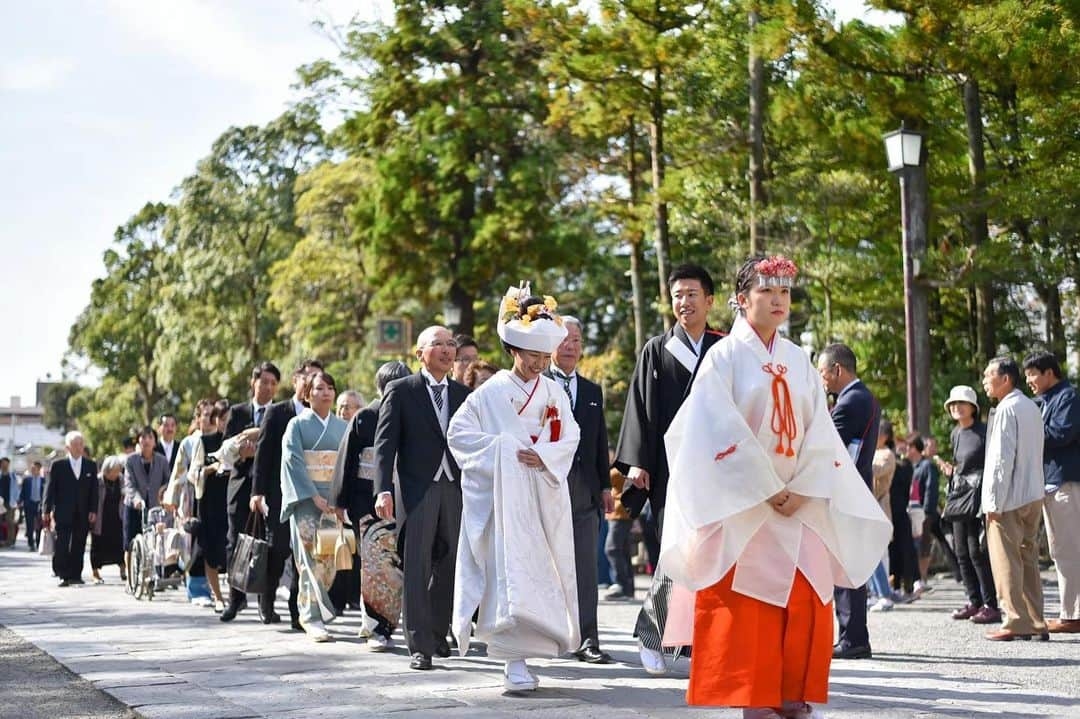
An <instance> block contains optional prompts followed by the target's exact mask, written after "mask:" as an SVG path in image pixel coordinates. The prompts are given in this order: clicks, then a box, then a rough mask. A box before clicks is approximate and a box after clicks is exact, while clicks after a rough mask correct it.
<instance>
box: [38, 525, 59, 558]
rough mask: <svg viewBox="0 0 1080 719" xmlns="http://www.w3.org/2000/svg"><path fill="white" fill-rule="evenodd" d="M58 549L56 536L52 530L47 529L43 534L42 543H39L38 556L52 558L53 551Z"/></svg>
mask: <svg viewBox="0 0 1080 719" xmlns="http://www.w3.org/2000/svg"><path fill="white" fill-rule="evenodd" d="M55 549H56V535H55V534H53V531H52V530H51V529H46V530H43V531H42V532H41V541H40V542H38V550H37V552H38V554H40V555H41V556H43V557H51V556H52V555H53V551H54V550H55Z"/></svg>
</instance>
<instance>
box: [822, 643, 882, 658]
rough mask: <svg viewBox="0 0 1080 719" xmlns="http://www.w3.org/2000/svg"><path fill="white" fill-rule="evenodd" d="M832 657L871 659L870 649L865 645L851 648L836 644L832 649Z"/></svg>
mask: <svg viewBox="0 0 1080 719" xmlns="http://www.w3.org/2000/svg"><path fill="white" fill-rule="evenodd" d="M832 656H833V659H872V658H873V653H872V652H871V651H870V647H868V646H866V645H863V646H861V647H852V646H844V645H842V644H838V645H836V646H835V647H833V650H832Z"/></svg>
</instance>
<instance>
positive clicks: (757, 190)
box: [749, 3, 766, 254]
mask: <svg viewBox="0 0 1080 719" xmlns="http://www.w3.org/2000/svg"><path fill="white" fill-rule="evenodd" d="M760 22H761V17H760V15H759V14H758V5H757V4H756V3H755V4H753V5H752V6H751V10H750V27H749V37H750V42H749V56H750V61H749V74H750V172H749V175H750V254H757V253H759V252H763V251H764V249H765V229H764V222H763V221H762V214H763V211H764V207H765V203H766V199H765V103H766V89H765V62H764V60H763V59H762V57H761V54H760V53H759V52H758V49H757V43H756V41H755V39H754V34H755V31H756V29H757V26H758V24H759V23H760Z"/></svg>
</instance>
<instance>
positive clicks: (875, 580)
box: [869, 562, 893, 598]
mask: <svg viewBox="0 0 1080 719" xmlns="http://www.w3.org/2000/svg"><path fill="white" fill-rule="evenodd" d="M869 584H870V591H871V592H873V593H874V594H876V595H878V596H879V597H887V598H892V594H893V593H892V587H890V586H889V574H888V572H886V571H885V562H878V565H877V569H875V570H874V573H873V575H871V577H870V582H869Z"/></svg>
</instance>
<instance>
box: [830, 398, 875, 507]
mask: <svg viewBox="0 0 1080 719" xmlns="http://www.w3.org/2000/svg"><path fill="white" fill-rule="evenodd" d="M832 421H833V424H834V425H836V431H837V432H839V433H840V439H841V440H843V442H844V446H845V447H847V449H848V452H852V450H853V448H854V447H856V446H857V447H858V452H857V453H856V454H855V456H853V457H852V459H854V460H855V469H857V470H859V474H860V475H861V476H862V478H863V481H864V482H866V486H867V487H870V488H871V489H873V486H874V451H875V450H876V449H877V436H878V425H879V424H881V405H879V404H878V401H877V399H875V398H874V395H873V394H872V393H871V392H870V390H869V389H867V387H866V385H864V384H863V383H862V381H861V380H855V381H854V382H852V383H851V384H849V385H848V386H847V387H845V388H844V389H842V390H841V391H840V394H839V395H837V397H836V404H835V405H834V406H833V409H832ZM856 443H858V444H857V445H856Z"/></svg>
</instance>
